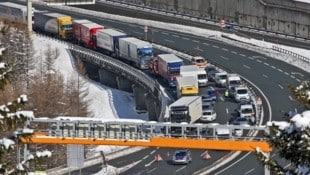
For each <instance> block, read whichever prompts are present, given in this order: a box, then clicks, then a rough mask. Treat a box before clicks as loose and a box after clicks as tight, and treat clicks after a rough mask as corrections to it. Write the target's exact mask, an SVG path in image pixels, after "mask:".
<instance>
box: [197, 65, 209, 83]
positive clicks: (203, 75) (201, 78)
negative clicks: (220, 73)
mask: <svg viewBox="0 0 310 175" xmlns="http://www.w3.org/2000/svg"><path fill="white" fill-rule="evenodd" d="M197 76H198V85H199V86H207V85H208V76H207V72H206V70H205V69H203V68H200V69H199V70H198V71H197Z"/></svg>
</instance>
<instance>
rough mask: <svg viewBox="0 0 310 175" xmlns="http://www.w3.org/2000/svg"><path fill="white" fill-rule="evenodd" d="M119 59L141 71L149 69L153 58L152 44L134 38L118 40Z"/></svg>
mask: <svg viewBox="0 0 310 175" xmlns="http://www.w3.org/2000/svg"><path fill="white" fill-rule="evenodd" d="M118 43H119V45H118V50H119V54H117V55H118V57H119V58H120V59H123V60H125V61H127V62H130V63H131V64H133V65H134V66H136V67H137V68H140V69H148V62H149V61H150V60H151V59H152V58H153V56H154V53H153V46H152V44H151V43H149V42H146V41H143V40H139V39H137V38H134V37H127V38H119V39H118Z"/></svg>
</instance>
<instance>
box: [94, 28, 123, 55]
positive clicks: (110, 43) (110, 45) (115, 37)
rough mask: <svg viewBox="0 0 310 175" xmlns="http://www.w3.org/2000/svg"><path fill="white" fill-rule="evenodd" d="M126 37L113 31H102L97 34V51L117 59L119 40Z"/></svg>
mask: <svg viewBox="0 0 310 175" xmlns="http://www.w3.org/2000/svg"><path fill="white" fill-rule="evenodd" d="M127 36H128V35H127V34H126V33H123V32H119V31H117V30H114V29H104V30H99V31H98V32H97V49H98V50H99V51H101V52H103V53H106V54H108V55H111V56H115V57H119V55H118V54H119V49H118V48H119V47H118V46H119V42H118V41H119V38H125V37H127Z"/></svg>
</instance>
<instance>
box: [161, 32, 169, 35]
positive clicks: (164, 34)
mask: <svg viewBox="0 0 310 175" xmlns="http://www.w3.org/2000/svg"><path fill="white" fill-rule="evenodd" d="M161 33H162V34H164V35H169V34H168V33H166V32H161Z"/></svg>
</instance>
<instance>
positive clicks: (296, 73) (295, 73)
mask: <svg viewBox="0 0 310 175" xmlns="http://www.w3.org/2000/svg"><path fill="white" fill-rule="evenodd" d="M291 74H293V75H299V76H301V77H304V74H302V73H299V72H291Z"/></svg>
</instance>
